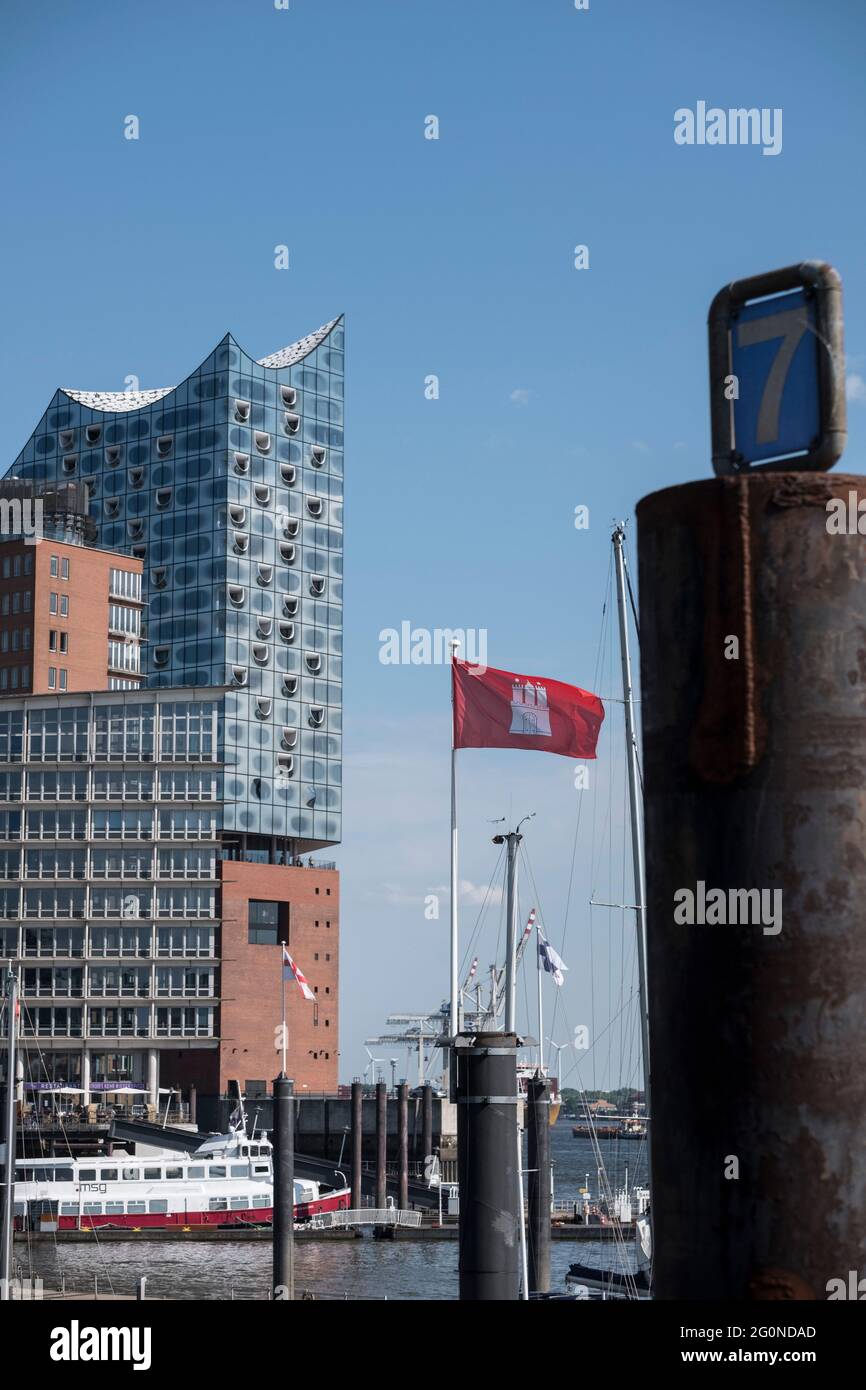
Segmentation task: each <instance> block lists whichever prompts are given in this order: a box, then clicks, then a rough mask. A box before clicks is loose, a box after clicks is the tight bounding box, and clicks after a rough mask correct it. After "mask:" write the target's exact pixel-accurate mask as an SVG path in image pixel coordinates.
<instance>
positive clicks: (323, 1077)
mask: <svg viewBox="0 0 866 1390" xmlns="http://www.w3.org/2000/svg"><path fill="white" fill-rule="evenodd" d="M219 875H220V884H221V891H220V915H221V918H222V926H221V929H220V948H219V953H220V958H221V959H220V998H219V1022H218V1028H217V1032H218V1035H219V1046H218V1049H214V1050H213V1051H209V1052H208V1051H195V1052H189V1051H178V1052H176V1053H173V1052H163V1054H162V1059H161V1067H160V1080H161V1084H162V1085H164V1086H177V1087H178V1088H179V1089H180V1090H181V1091H183V1092H185V1091H186V1090H187V1088H188V1087H189V1085H190V1084H194V1085H196V1086H197V1087H198V1089H199V1091H200V1093H202V1094H207V1095H227V1094H230V1095H233V1094H235V1083H239V1084H240V1087H241V1090H242V1091H243V1092H244V1093H245V1094H247V1095H248V1096H250V1095H255V1094H256V1092H259V1093H264V1092H270V1090H271V1088H272V1086H271V1083H272V1081H273V1078H274V1077H275V1076H277V1075H278V1074H279V1071H280V1066H281V1060H282V1058H281V1048H280V1040H279V1035H278V1029H279V1027H280V1023H281V1019H282V998H281V996H282V988H283V985H282V948H283V943H285V945H286V946H288V949H289V952H290V954H291V956H292V958H293V960H294V961H295V962H296V964H297V965H298V966H299V967H300V969H301V970H302V971H303V973H304V975H305V977H306V979H307V982H308V984H309V985H310V988H311V989H312V990H313V992H314V994H315V995H316V1002H315V1003H310V1002H309V1001H308V1000H306V999H305V998H304V996H303V995H302V993H301V991H300V989H299V988H298V985H297V984H296V983H295V982H294V981H293V980H287V981H286V983H285V1001H286V1022H287V1027H288V1049H287V1050H288V1057H289V1074H290V1075H291V1076H292V1077H293V1079H294V1082H295V1090H296V1092H298V1093H303V1092H304V1091H307V1090H309V1091H311V1092H314V1091H329V1092H334V1091H336V1089H337V1071H338V1050H339V1028H338V1017H337V997H338V982H339V938H340V932H339V911H340V898H339V892H340V876H339V874H338V873H337V871H336V869H322V868H296V867H291V868H287V867H284V866H283V865H279V864H252V863H247V862H245V861H242V860H237V859H223V860H221V861H220V862H219Z"/></svg>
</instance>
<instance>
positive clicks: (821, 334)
mask: <svg viewBox="0 0 866 1390" xmlns="http://www.w3.org/2000/svg"><path fill="white" fill-rule="evenodd" d="M709 338H710V419H711V424H712V436H713V468H714V469H715V471H716V473H717V474H718V475H719V476H724V475H726V474H731V473H748V472H749V471H751V470H753V469H754V468H760V469H776V470H789V469H826V468H832V466H833V464H834V463H835V462H836V460H837V459H838V458H839V457H840V456H841V454H842V450H843V449H844V447H845V441H846V438H847V432H846V416H845V349H844V345H843V334H842V281H841V279H840V278H839V275H838V273H837V272H836V271H835V270H834V269H833V267H832V266H830V265H827V264H826V263H825V262H823V261H804V262H803V263H802V264H800V265H793V266H786V267H785V268H784V269H783V270H771V271H769V272H767V273H766V274H764V275H753V276H751V277H750V278H749V279H747V280H735V281H734V282H733V284H730V285H726V286H725V288H724V289H722V290H720V291H719V293H718V294H717V295H716V297H715V299H714V300H713V302H712V305H711V306H710V314H709Z"/></svg>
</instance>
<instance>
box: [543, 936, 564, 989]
mask: <svg viewBox="0 0 866 1390" xmlns="http://www.w3.org/2000/svg"><path fill="white" fill-rule="evenodd" d="M538 955H539V959H540V960H541V964H542V965H543V966H544V969H545V970H546V971H547V973H548V975H552V976H553V978H554V980H555V981H556V983H557V984H558V985H562V984H564V983H565V976H564V974H563V971H564V970H567V969H568V966H567V965H566V963H565V961H564V960H563V959H562V956H560V955H558V954H557V952H556V951H554V949H553V947H552V946H551V944H550V942H549V941H548V940H547V937H546V936H545V935H544V933H543V932H542V930H541V928H540V927H539V928H538Z"/></svg>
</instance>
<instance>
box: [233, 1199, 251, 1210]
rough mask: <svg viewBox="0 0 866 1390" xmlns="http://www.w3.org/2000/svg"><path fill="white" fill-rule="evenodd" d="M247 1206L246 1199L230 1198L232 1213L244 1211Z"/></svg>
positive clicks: (247, 1201)
mask: <svg viewBox="0 0 866 1390" xmlns="http://www.w3.org/2000/svg"><path fill="white" fill-rule="evenodd" d="M249 1204H250V1202H249V1198H248V1197H232V1199H231V1207H232V1211H246V1209H247V1207H248V1206H249Z"/></svg>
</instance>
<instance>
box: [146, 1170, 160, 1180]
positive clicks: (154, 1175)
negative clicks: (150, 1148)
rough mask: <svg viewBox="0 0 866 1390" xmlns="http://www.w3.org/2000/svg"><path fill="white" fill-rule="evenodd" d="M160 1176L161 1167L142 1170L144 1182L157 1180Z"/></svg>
mask: <svg viewBox="0 0 866 1390" xmlns="http://www.w3.org/2000/svg"><path fill="white" fill-rule="evenodd" d="M161 1177H162V1169H161V1168H145V1170H144V1180H145V1182H156V1181H158V1180H159V1179H160V1178H161Z"/></svg>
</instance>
